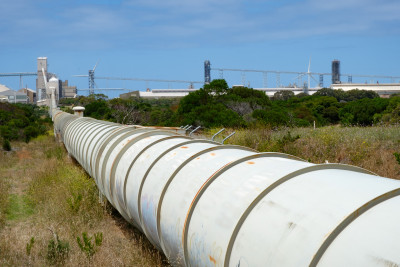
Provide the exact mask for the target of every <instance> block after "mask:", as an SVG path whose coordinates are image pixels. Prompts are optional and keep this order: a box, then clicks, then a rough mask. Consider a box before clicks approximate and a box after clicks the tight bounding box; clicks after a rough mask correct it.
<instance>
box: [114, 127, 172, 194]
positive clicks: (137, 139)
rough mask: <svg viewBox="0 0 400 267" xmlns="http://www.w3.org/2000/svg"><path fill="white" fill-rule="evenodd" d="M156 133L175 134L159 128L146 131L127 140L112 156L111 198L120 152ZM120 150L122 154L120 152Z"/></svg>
mask: <svg viewBox="0 0 400 267" xmlns="http://www.w3.org/2000/svg"><path fill="white" fill-rule="evenodd" d="M156 135H169V136H173V135H175V133H173V132H169V131H159V130H152V131H148V132H146V133H143V134H141V135H139V136H137V137H135V138H133V139H132V140H129V141H128V143H127V144H125V145H124V147H123V148H122V150H120V151H119V152H118V154H117V156H116V157H115V158H114V161H113V163H112V165H111V169H110V196H111V198H113V192H112V188H113V187H114V183H115V179H114V177H115V166H116V165H118V162H119V160H120V159H121V157H122V154H123V153H124V152H125V151H126V150H128V148H129V147H131V146H133V145H134V144H136V143H137V142H139V141H141V140H143V139H144V138H147V137H150V136H156ZM121 152H122V154H121ZM143 152H144V150H143V149H142V150H141V151H140V154H141V153H143ZM140 154H138V155H136V157H135V158H134V159H133V161H136V159H137V158H138V156H139V155H140Z"/></svg>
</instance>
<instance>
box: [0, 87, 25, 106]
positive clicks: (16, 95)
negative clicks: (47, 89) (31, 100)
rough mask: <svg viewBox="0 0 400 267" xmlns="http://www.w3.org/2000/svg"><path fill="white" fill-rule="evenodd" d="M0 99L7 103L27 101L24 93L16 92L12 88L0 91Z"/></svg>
mask: <svg viewBox="0 0 400 267" xmlns="http://www.w3.org/2000/svg"><path fill="white" fill-rule="evenodd" d="M0 100H1V101H2V102H9V103H23V104H26V103H28V98H27V96H26V94H25V93H21V92H17V91H14V90H7V91H3V92H0Z"/></svg>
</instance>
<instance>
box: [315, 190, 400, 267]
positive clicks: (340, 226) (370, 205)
mask: <svg viewBox="0 0 400 267" xmlns="http://www.w3.org/2000/svg"><path fill="white" fill-rule="evenodd" d="M397 196H400V188H397V189H394V190H392V191H389V192H386V193H385V194H382V195H380V196H378V197H376V198H374V199H372V200H370V201H368V202H367V203H365V204H364V205H362V206H361V207H359V208H358V209H356V210H355V211H354V212H352V213H351V214H350V215H348V216H347V217H346V218H345V219H344V220H343V221H342V222H340V224H338V225H337V226H336V228H335V229H334V230H333V231H332V232H331V233H330V234H329V236H328V237H326V238H325V240H324V241H323V243H322V245H321V246H320V247H319V249H318V251H317V253H315V255H314V257H313V259H312V261H311V263H310V265H309V266H312V267H314V266H317V264H318V262H319V261H320V259H321V258H322V256H323V255H324V253H325V251H326V250H327V249H328V248H329V246H330V245H331V244H332V242H333V241H334V240H335V239H336V237H337V236H338V235H339V234H340V233H341V232H342V231H343V230H344V229H346V227H347V226H349V225H350V224H351V223H352V222H353V221H354V220H356V219H357V218H358V217H360V216H361V215H362V214H363V213H365V212H367V211H368V210H370V209H372V208H373V207H375V206H376V205H379V204H380V203H382V202H385V201H386V200H389V199H391V198H394V197H397Z"/></svg>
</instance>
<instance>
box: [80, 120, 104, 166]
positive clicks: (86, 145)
mask: <svg viewBox="0 0 400 267" xmlns="http://www.w3.org/2000/svg"><path fill="white" fill-rule="evenodd" d="M106 127H107V126H106V125H104V124H97V125H93V127H91V128H90V131H89V132H88V133H87V134H86V137H85V138H84V139H83V140H82V147H81V149H80V154H79V157H80V158H81V159H82V160H84V159H85V158H87V157H88V148H89V145H90V144H91V143H92V140H93V136H95V135H96V134H97V133H98V132H99V131H100V130H101V129H105V128H106ZM86 163H87V160H84V161H83V164H82V166H83V167H84V168H85V170H86V171H87V172H88V173H90V172H89V170H88V168H87V164H86Z"/></svg>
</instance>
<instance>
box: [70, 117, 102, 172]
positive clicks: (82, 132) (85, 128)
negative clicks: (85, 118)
mask: <svg viewBox="0 0 400 267" xmlns="http://www.w3.org/2000/svg"><path fill="white" fill-rule="evenodd" d="M96 125H98V123H96V122H92V121H91V122H88V123H85V124H83V125H82V126H81V127H80V129H79V132H78V133H77V137H76V139H75V142H74V154H75V155H76V157H77V160H78V162H79V163H80V164H81V165H83V164H82V159H81V145H82V141H83V139H85V138H86V137H87V133H88V131H89V130H90V129H91V127H92V126H96Z"/></svg>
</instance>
